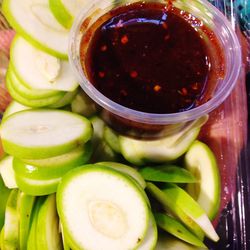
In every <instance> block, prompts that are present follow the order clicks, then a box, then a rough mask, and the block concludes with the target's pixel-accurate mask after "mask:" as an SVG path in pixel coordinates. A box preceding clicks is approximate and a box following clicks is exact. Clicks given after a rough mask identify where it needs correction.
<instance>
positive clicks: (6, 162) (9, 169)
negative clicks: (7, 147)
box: [0, 155, 17, 189]
mask: <svg viewBox="0 0 250 250" xmlns="http://www.w3.org/2000/svg"><path fill="white" fill-rule="evenodd" d="M0 173H1V176H2V178H3V181H4V184H5V186H6V187H7V188H10V189H12V188H17V183H16V178H15V173H14V170H13V156H10V155H8V156H6V157H4V158H3V159H2V160H1V161H0Z"/></svg>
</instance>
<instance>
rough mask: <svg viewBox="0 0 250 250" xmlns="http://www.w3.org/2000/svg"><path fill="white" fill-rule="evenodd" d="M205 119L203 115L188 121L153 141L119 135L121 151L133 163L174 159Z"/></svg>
mask: <svg viewBox="0 0 250 250" xmlns="http://www.w3.org/2000/svg"><path fill="white" fill-rule="evenodd" d="M207 119H208V116H203V117H201V118H199V119H197V120H195V121H194V122H192V123H190V124H189V125H188V126H187V127H185V128H184V129H183V130H182V131H180V132H178V133H177V134H173V135H171V136H167V137H165V138H162V139H158V140H153V141H152V140H151V141H149V140H144V141H142V140H137V139H132V138H129V137H125V136H119V142H120V149H121V153H122V155H123V156H124V158H125V159H126V160H127V161H129V162H131V163H133V164H135V165H144V164H145V163H146V162H155V163H161V162H167V161H173V160H176V159H177V158H179V157H180V156H181V155H183V154H184V153H185V152H186V151H187V149H188V148H189V146H190V145H191V144H192V142H193V141H194V140H195V139H196V138H197V136H198V134H199V131H200V127H201V126H202V125H203V124H204V123H205V122H206V121H207Z"/></svg>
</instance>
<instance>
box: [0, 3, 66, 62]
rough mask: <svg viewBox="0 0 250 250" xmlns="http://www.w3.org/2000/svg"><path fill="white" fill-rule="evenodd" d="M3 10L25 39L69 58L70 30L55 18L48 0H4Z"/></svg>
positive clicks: (60, 56) (47, 50) (49, 51)
mask: <svg viewBox="0 0 250 250" xmlns="http://www.w3.org/2000/svg"><path fill="white" fill-rule="evenodd" d="M2 11H3V14H4V15H5V17H6V18H7V20H8V22H9V23H10V25H11V26H12V27H13V28H14V29H15V30H16V31H17V32H18V33H19V34H21V35H22V36H23V37H25V39H27V40H28V41H30V42H31V43H32V44H34V45H35V46H37V47H39V48H40V49H43V50H44V51H46V52H48V53H50V54H52V55H55V56H57V57H59V58H63V59H67V57H68V56H67V49H68V36H69V32H68V31H67V30H66V29H64V27H63V26H61V25H60V24H59V23H58V22H57V20H56V19H55V18H54V16H53V15H52V13H51V12H50V9H49V3H48V1H47V0H22V2H20V0H4V1H3V3H2ZM24 58H26V57H25V55H24Z"/></svg>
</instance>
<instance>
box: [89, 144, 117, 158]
mask: <svg viewBox="0 0 250 250" xmlns="http://www.w3.org/2000/svg"><path fill="white" fill-rule="evenodd" d="M94 148H95V150H94V152H93V155H92V157H91V162H93V163H95V162H99V161H118V155H117V154H116V153H115V152H114V151H113V150H112V148H111V147H110V146H109V145H108V144H107V143H106V142H105V141H100V142H99V144H98V145H96V146H95V147H94Z"/></svg>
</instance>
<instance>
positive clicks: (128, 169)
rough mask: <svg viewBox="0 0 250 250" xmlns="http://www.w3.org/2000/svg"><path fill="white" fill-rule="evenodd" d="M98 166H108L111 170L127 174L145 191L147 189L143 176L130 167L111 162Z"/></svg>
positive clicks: (99, 163) (100, 163)
mask: <svg viewBox="0 0 250 250" xmlns="http://www.w3.org/2000/svg"><path fill="white" fill-rule="evenodd" d="M97 164H98V165H102V166H106V167H109V168H113V169H115V170H117V171H119V172H121V173H124V174H127V175H129V176H131V177H132V178H133V179H135V180H136V181H137V182H138V183H139V184H140V186H141V187H142V188H143V189H144V188H145V187H146V182H145V180H144V179H143V177H142V176H141V174H140V173H139V172H138V171H137V170H136V169H135V168H133V167H130V166H127V165H125V164H121V163H118V162H111V161H106V162H98V163H97Z"/></svg>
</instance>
